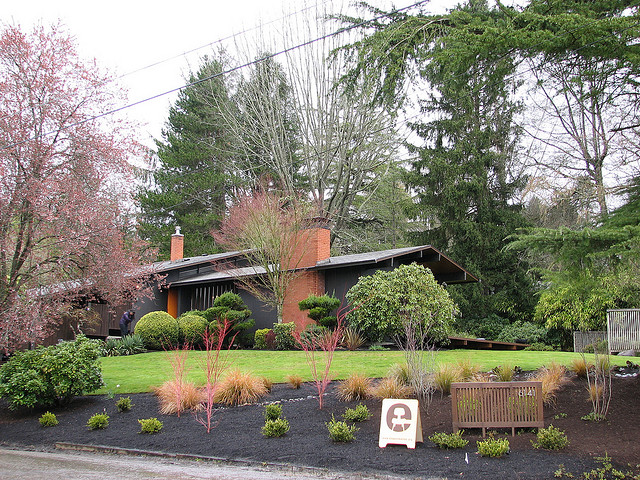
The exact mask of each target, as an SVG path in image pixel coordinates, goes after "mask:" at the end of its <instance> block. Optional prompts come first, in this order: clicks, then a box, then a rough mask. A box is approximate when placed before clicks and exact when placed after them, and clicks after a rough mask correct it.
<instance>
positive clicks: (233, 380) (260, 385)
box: [213, 370, 267, 405]
mask: <svg viewBox="0 0 640 480" xmlns="http://www.w3.org/2000/svg"><path fill="white" fill-rule="evenodd" d="M266 394H267V388H266V387H265V386H264V382H263V381H262V379H261V378H260V377H256V376H254V375H252V374H250V373H248V372H241V371H240V370H232V371H231V372H229V374H228V375H227V376H226V377H225V378H224V380H222V382H220V384H219V385H218V387H217V388H216V391H215V394H214V397H213V398H214V402H215V403H224V404H225V405H244V404H246V403H253V402H256V401H258V400H259V399H260V398H262V397H264V396H265V395H266Z"/></svg>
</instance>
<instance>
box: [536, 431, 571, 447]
mask: <svg viewBox="0 0 640 480" xmlns="http://www.w3.org/2000/svg"><path fill="white" fill-rule="evenodd" d="M531 444H532V445H533V448H542V449H544V450H560V449H563V448H564V447H566V446H567V445H569V440H568V439H567V435H566V434H565V433H564V432H563V431H562V430H560V429H559V428H556V427H554V426H553V425H549V427H547V428H540V429H538V433H537V434H536V441H535V442H534V441H533V440H531Z"/></svg>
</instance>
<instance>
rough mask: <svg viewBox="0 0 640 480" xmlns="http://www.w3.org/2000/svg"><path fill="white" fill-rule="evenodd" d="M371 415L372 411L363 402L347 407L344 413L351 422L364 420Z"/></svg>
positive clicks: (344, 416) (345, 417)
mask: <svg viewBox="0 0 640 480" xmlns="http://www.w3.org/2000/svg"><path fill="white" fill-rule="evenodd" d="M369 417H371V413H370V412H369V409H368V408H367V406H366V405H363V404H362V403H361V404H359V405H358V406H357V407H356V408H347V409H346V410H345V412H344V415H342V418H344V419H345V420H348V421H350V422H364V421H365V420H368V419H369Z"/></svg>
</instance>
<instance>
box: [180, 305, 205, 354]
mask: <svg viewBox="0 0 640 480" xmlns="http://www.w3.org/2000/svg"><path fill="white" fill-rule="evenodd" d="M208 325H209V322H208V321H207V319H206V318H204V317H202V316H200V315H195V314H193V313H186V314H184V315H181V316H180V317H179V318H178V328H179V340H180V342H183V343H188V344H189V345H192V346H194V347H199V346H201V345H203V343H204V340H203V338H204V334H205V331H206V330H207V327H208Z"/></svg>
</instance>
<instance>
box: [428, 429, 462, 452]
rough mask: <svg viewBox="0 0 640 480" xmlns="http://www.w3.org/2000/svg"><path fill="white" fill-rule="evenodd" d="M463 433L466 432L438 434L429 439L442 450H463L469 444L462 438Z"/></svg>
mask: <svg viewBox="0 0 640 480" xmlns="http://www.w3.org/2000/svg"><path fill="white" fill-rule="evenodd" d="M463 433H464V430H458V431H457V432H454V433H444V432H436V433H434V434H433V435H431V436H430V437H429V440H431V441H432V442H433V443H434V444H435V445H436V446H437V447H438V448H442V449H447V450H449V449H453V448H463V447H465V446H466V445H467V444H468V443H469V440H467V439H466V438H462V434H463Z"/></svg>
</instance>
